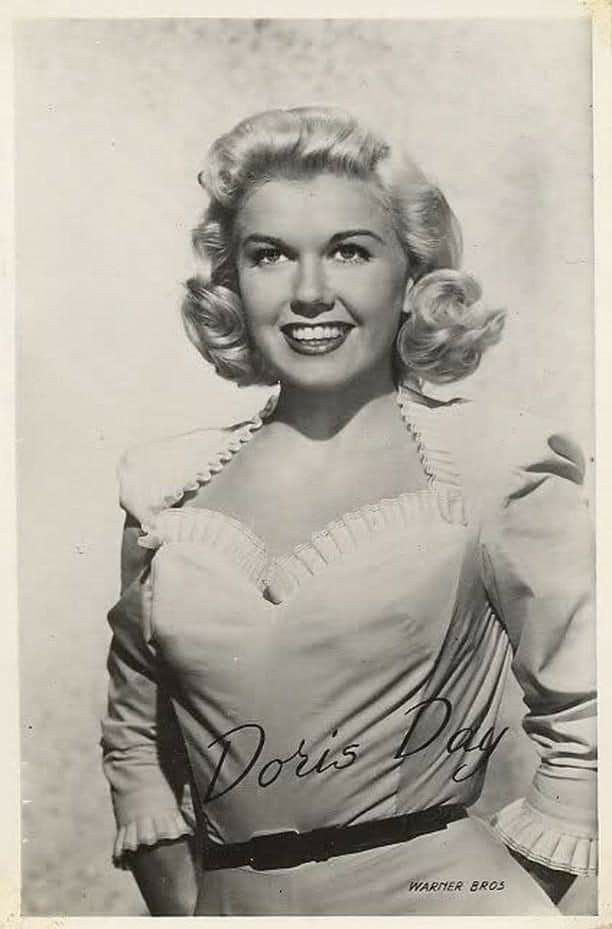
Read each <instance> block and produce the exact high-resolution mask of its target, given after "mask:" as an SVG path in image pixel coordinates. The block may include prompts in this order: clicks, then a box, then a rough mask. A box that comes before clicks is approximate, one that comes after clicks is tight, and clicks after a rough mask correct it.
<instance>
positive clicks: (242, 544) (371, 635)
mask: <svg viewBox="0 0 612 929" xmlns="http://www.w3.org/2000/svg"><path fill="white" fill-rule="evenodd" d="M173 515H174V516H175V517H178V519H175V520H174V528H173V527H172V526H170V527H168V531H167V533H166V538H165V541H164V544H162V545H161V547H160V548H159V550H158V551H157V553H156V555H155V558H154V559H153V563H152V572H151V584H152V594H153V596H152V610H151V628H152V633H153V636H154V638H155V640H156V643H157V645H158V647H159V648H160V649H161V652H162V654H163V655H164V657H165V658H166V659H167V660H168V661H169V663H170V664H172V665H174V666H175V667H176V668H177V669H180V670H182V671H185V672H190V673H195V674H197V675H199V674H200V673H203V674H204V676H205V678H206V680H207V682H208V685H210V684H211V683H212V682H213V681H214V682H217V684H218V685H219V686H220V687H221V688H222V689H223V688H224V687H225V686H226V685H227V682H228V681H232V680H234V681H235V677H234V675H235V672H236V671H237V670H240V672H241V675H243V677H242V678H241V679H242V680H250V681H253V680H265V679H266V675H267V673H268V671H271V670H274V674H275V675H276V676H277V677H278V675H279V674H282V673H283V672H282V671H279V670H278V668H279V667H280V668H281V669H282V668H286V669H291V674H293V675H298V676H299V675H300V674H305V675H306V677H307V680H309V681H310V682H311V684H312V683H313V681H314V680H315V679H316V681H318V684H317V686H318V687H322V686H323V679H327V677H328V675H329V674H336V672H337V669H338V668H341V669H344V670H343V672H342V673H345V672H346V673H348V674H349V675H352V674H357V676H359V675H360V674H361V673H362V672H363V673H374V671H376V670H377V671H378V672H380V673H381V674H383V675H393V674H394V673H403V670H405V668H406V663H407V661H408V657H409V663H411V664H412V665H414V667H418V666H421V665H423V663H425V664H427V662H429V661H431V660H433V656H435V654H436V653H437V651H438V649H439V647H440V644H441V642H442V641H443V639H444V637H445V636H446V633H447V631H448V628H449V625H450V623H451V622H457V621H458V619H459V621H461V622H462V621H463V619H462V617H465V616H467V615H468V614H469V613H470V612H473V611H474V610H476V611H477V610H478V609H479V606H478V600H479V598H480V586H479V579H478V560H477V545H476V542H475V539H474V538H473V536H472V534H471V532H470V530H469V529H468V528H467V527H465V526H462V525H458V524H453V523H449V522H447V521H445V520H444V519H443V518H442V517H441V515H440V513H439V510H438V507H437V501H436V498H435V495H433V494H431V493H429V492H422V493H408V494H403V495H401V496H399V497H396V498H392V499H389V500H387V501H384V502H379V503H378V504H376V505H374V506H371V507H362V508H360V509H359V510H357V511H354V512H353V513H351V514H347V515H346V516H345V517H343V518H341V519H339V520H336V521H334V522H333V523H331V524H330V525H328V526H327V527H326V528H324V529H322V530H321V531H319V532H317V533H315V535H314V536H313V537H312V538H311V539H310V541H308V542H307V543H303V544H301V545H299V546H298V547H297V548H295V549H294V550H293V551H292V552H291V553H289V554H286V555H283V556H281V557H279V558H275V557H270V556H269V555H268V554H267V552H266V551H265V547H264V546H263V545H262V544H261V542H260V540H258V539H257V538H256V537H254V536H252V535H251V534H250V533H247V534H245V533H244V531H243V527H242V526H241V524H239V523H236V522H234V521H232V520H229V519H227V518H226V517H224V516H221V517H219V515H218V514H214V513H209V511H206V510H201V511H192V512H191V513H185V511H183V513H181V511H175V513H174V514H173ZM181 516H185V517H186V519H187V521H188V525H186V526H185V527H184V528H180V527H179V525H178V524H179V523H180V521H181ZM194 520H195V522H194ZM245 675H246V676H245ZM249 686H251V685H249Z"/></svg>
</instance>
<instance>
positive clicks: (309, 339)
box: [237, 174, 408, 390]
mask: <svg viewBox="0 0 612 929" xmlns="http://www.w3.org/2000/svg"><path fill="white" fill-rule="evenodd" d="M237 232H238V249H237V267H238V279H239V288H240V297H241V300H242V304H243V307H244V310H245V313H246V318H247V324H248V329H249V334H250V337H251V339H252V341H253V343H254V345H255V346H256V348H257V349H258V350H259V352H260V353H261V355H262V356H263V358H264V360H265V362H266V365H267V366H268V367H269V368H270V369H271V370H272V371H274V373H275V375H276V376H277V377H278V379H279V380H280V382H281V383H283V384H287V385H289V384H291V385H292V386H294V387H299V388H305V389H316V390H334V389H338V388H343V387H346V386H347V385H348V384H350V383H354V382H355V381H356V380H358V379H360V378H363V377H364V376H365V375H368V377H371V376H372V375H374V377H375V379H376V378H378V377H380V379H381V381H385V382H387V381H389V382H390V380H391V360H392V356H393V346H394V342H395V337H396V335H397V330H398V327H399V325H400V320H401V313H402V309H403V304H404V297H405V292H406V281H407V277H408V261H407V259H406V256H405V253H404V250H403V248H402V246H401V244H400V242H399V239H398V238H397V235H396V232H395V229H394V228H393V225H392V221H391V216H390V214H389V212H388V210H387V209H386V207H385V206H384V205H383V203H382V202H381V198H380V196H379V195H378V191H377V190H376V188H375V187H374V186H373V185H372V184H370V183H367V182H365V181H362V180H360V179H358V178H346V177H342V178H341V177H337V176H334V175H327V174H322V175H318V176H317V177H315V178H312V179H307V180H302V181H291V180H273V181H268V182H267V183H265V184H263V185H261V186H260V187H258V188H256V189H255V191H254V192H253V193H252V194H251V195H250V196H249V197H248V198H247V199H246V201H245V202H244V203H243V205H242V207H241V209H240V211H239V215H238V223H237Z"/></svg>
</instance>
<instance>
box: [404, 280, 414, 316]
mask: <svg viewBox="0 0 612 929" xmlns="http://www.w3.org/2000/svg"><path fill="white" fill-rule="evenodd" d="M413 287H414V279H413V278H411V277H409V278H408V280H407V281H406V290H405V291H404V302H403V304H402V313H404V315H405V316H410V315H411V313H412V301H411V299H410V292H411V290H412V288H413Z"/></svg>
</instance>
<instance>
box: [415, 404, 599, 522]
mask: <svg viewBox="0 0 612 929" xmlns="http://www.w3.org/2000/svg"><path fill="white" fill-rule="evenodd" d="M411 409H412V411H413V414H414V419H415V425H416V431H417V432H418V433H419V438H420V441H421V442H422V445H423V447H424V449H426V451H427V452H428V453H429V455H430V456H431V458H432V460H434V462H435V463H436V464H437V465H438V467H439V468H440V469H441V470H442V471H443V472H444V471H446V472H447V473H450V472H454V474H455V476H456V481H457V483H458V484H460V485H461V486H462V487H463V489H464V491H465V493H466V495H467V496H468V497H469V498H471V500H472V501H475V502H476V503H477V504H479V505H482V504H484V503H485V502H486V501H488V500H491V498H493V499H494V500H496V501H497V502H498V503H502V502H503V501H504V500H507V499H508V498H509V497H511V496H512V495H516V494H518V493H520V492H521V488H527V487H528V486H530V485H532V484H533V483H534V481H537V480H541V479H542V477H543V476H546V475H555V476H558V477H561V478H565V479H567V480H569V481H571V482H572V483H574V484H581V483H582V482H583V479H584V473H585V461H584V455H583V452H582V449H581V446H580V443H579V442H578V440H577V439H576V437H575V436H574V435H573V433H572V430H571V429H570V428H568V427H567V425H566V424H564V423H563V421H562V418H561V417H559V419H558V420H556V419H555V417H554V416H553V417H550V416H546V415H542V414H540V413H534V412H533V411H531V410H526V409H524V408H522V407H520V406H517V405H512V404H509V403H507V402H505V401H504V400H503V399H502V400H500V399H499V398H495V397H483V398H478V399H467V398H463V397H458V398H454V399H452V400H448V401H431V400H428V399H425V402H424V403H416V402H415V403H412V404H411Z"/></svg>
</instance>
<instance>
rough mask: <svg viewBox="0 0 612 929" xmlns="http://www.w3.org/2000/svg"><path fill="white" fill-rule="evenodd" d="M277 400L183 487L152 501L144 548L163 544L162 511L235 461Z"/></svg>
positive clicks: (140, 540)
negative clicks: (160, 537) (159, 524)
mask: <svg viewBox="0 0 612 929" xmlns="http://www.w3.org/2000/svg"><path fill="white" fill-rule="evenodd" d="M277 403H278V395H277V394H273V395H272V396H271V397H270V398H269V399H268V401H267V402H266V404H265V406H264V407H263V409H262V410H261V411H260V412H259V413H256V414H255V415H254V416H253V417H251V419H250V420H249V421H248V422H247V423H245V424H244V426H242V427H241V428H240V429H238V430H237V431H236V432H234V433H232V436H231V439H230V441H228V442H227V443H226V445H225V446H224V447H223V448H221V449H220V450H218V451H217V452H216V453H215V455H214V456H213V457H212V458H211V459H209V460H208V461H207V462H206V463H205V464H204V466H203V467H202V468H201V469H200V470H198V471H196V472H195V474H193V475H192V476H191V477H190V478H189V480H188V481H186V482H185V483H183V484H182V485H181V486H180V487H177V488H175V489H174V490H171V491H169V492H166V493H164V494H163V495H162V496H161V498H160V499H159V500H158V502H157V503H156V504H153V505H150V507H149V510H150V512H151V515H152V516H153V519H152V520H151V521H150V522H148V523H142V525H141V528H142V534H141V535H140V536H139V538H138V544H139V545H140V546H141V547H142V548H151V549H155V548H158V547H159V544H160V542H159V541H158V533H157V532H156V524H157V522H158V519H159V516H160V514H164V513H165V512H166V511H167V510H168V508H171V507H173V506H175V505H176V504H177V503H179V502H180V501H181V500H182V499H183V497H184V496H185V494H186V493H189V492H191V491H197V490H199V488H200V487H202V486H203V485H204V484H207V483H208V482H209V481H211V480H212V478H213V477H214V475H215V474H218V473H219V471H222V470H223V468H224V467H225V465H226V464H227V462H228V461H231V459H232V458H233V457H234V455H235V454H236V453H237V452H239V451H240V449H241V448H242V446H243V445H245V444H246V443H247V442H249V441H250V440H251V439H252V438H253V435H254V433H256V432H257V431H258V430H259V429H261V427H262V426H263V424H264V422H265V421H266V419H267V418H268V417H270V416H271V415H272V413H273V412H274V410H275V409H276V405H277Z"/></svg>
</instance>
